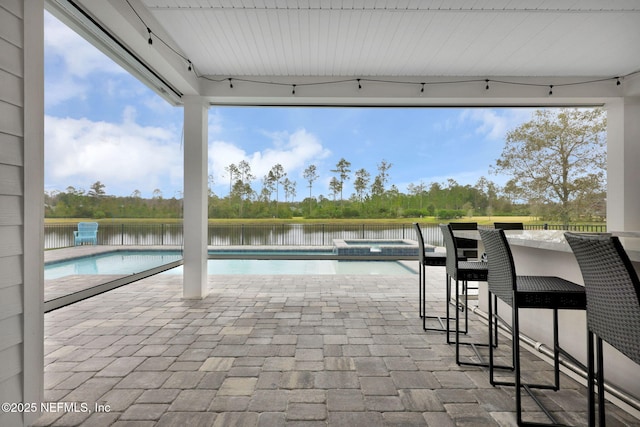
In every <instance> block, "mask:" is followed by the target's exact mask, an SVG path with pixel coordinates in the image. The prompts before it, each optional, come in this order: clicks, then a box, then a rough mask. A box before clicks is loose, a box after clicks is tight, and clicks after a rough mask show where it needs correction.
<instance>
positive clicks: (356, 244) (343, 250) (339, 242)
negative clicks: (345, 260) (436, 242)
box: [333, 239, 433, 258]
mask: <svg viewBox="0 0 640 427" xmlns="http://www.w3.org/2000/svg"><path fill="white" fill-rule="evenodd" d="M429 249H430V250H431V251H433V247H431V248H427V249H426V250H427V251H429ZM333 253H334V254H337V255H348V256H393V257H407V258H414V257H417V256H418V242H416V241H415V240H408V239H344V240H343V239H333Z"/></svg>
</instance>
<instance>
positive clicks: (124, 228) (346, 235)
mask: <svg viewBox="0 0 640 427" xmlns="http://www.w3.org/2000/svg"><path fill="white" fill-rule="evenodd" d="M420 226H421V228H422V232H423V235H424V240H425V243H427V244H431V245H435V246H442V245H443V242H442V234H441V233H440V229H439V228H438V225H437V224H421V225H420ZM525 228H526V229H530V230H542V229H548V230H567V231H578V232H604V231H606V226H605V225H558V224H544V225H528V226H526V227H525ZM76 229H77V225H76V224H45V229H44V236H45V249H56V248H63V247H68V246H73V232H74V231H75V230H76ZM333 239H388V240H396V239H411V240H415V239H416V236H415V231H414V228H413V225H412V224H409V223H407V224H339V223H338V224H288V223H287V224H209V230H208V244H209V245H210V246H232V245H252V246H267V245H269V246H278V245H286V246H331V245H332V244H333ZM98 244H99V245H116V246H118V245H121V246H151V245H160V246H164V245H169V246H181V245H182V244H183V234H182V224H179V223H178V224H176V223H172V224H163V223H150V224H139V223H130V224H127V223H122V224H117V223H113V224H110V223H101V224H100V226H99V227H98Z"/></svg>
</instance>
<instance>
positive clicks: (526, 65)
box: [143, 0, 640, 77]
mask: <svg viewBox="0 0 640 427" xmlns="http://www.w3.org/2000/svg"><path fill="white" fill-rule="evenodd" d="M143 4H144V5H146V6H147V8H148V9H149V12H150V13H151V14H152V15H153V16H154V17H155V19H156V20H157V21H158V22H159V23H160V25H162V26H163V29H164V30H165V31H166V32H167V33H168V34H170V35H171V37H172V39H173V42H175V43H176V45H177V47H178V48H179V49H180V50H181V51H182V52H184V54H185V55H186V56H187V57H188V58H190V60H191V61H192V62H193V63H194V64H195V65H196V67H197V70H198V72H199V73H201V74H203V75H214V76H229V77H233V76H285V77H286V76H370V77H375V76H408V75H424V76H494V75H512V76H554V75H558V76H562V75H573V76H581V75H590V76H591V75H611V74H614V75H617V74H625V73H631V72H633V71H636V70H638V69H640V48H638V46H640V12H639V10H640V9H639V7H640V4H638V3H637V2H633V1H621V2H600V1H595V0H593V1H588V2H585V1H579V2H578V1H540V2H513V1H511V2H510V1H506V0H478V1H462V0H459V1H447V2H444V1H416V0H411V1H410V0H405V1H400V0H388V1H386V0H377V1H364V0H359V1H358V0H350V1H346V0H345V1H341V0H323V1H313V0H306V1H291V0H243V1H241V0H186V1H180V0H143ZM634 50H635V51H637V52H638V53H639V54H638V55H635V56H633V55H620V53H619V52H629V51H634Z"/></svg>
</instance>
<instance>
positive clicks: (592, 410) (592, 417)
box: [587, 329, 596, 427]
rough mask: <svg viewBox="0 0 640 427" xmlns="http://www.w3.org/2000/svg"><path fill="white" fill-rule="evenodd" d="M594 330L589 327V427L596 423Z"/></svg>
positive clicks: (593, 426)
mask: <svg viewBox="0 0 640 427" xmlns="http://www.w3.org/2000/svg"><path fill="white" fill-rule="evenodd" d="M593 357H594V356H593V332H591V331H590V330H588V329H587V393H589V396H588V397H587V401H588V406H589V424H588V425H589V427H595V425H596V400H595V392H596V391H595V369H594V360H593Z"/></svg>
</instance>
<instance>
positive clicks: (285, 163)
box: [209, 129, 331, 183]
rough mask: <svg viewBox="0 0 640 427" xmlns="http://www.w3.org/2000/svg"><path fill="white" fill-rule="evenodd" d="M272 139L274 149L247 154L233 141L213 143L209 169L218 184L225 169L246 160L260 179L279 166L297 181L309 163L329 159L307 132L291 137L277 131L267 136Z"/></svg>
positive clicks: (288, 134) (314, 137) (321, 146)
mask: <svg viewBox="0 0 640 427" xmlns="http://www.w3.org/2000/svg"><path fill="white" fill-rule="evenodd" d="M265 135H268V136H269V137H270V138H271V144H272V147H269V148H266V149H264V150H263V151H256V152H253V153H247V152H246V151H245V150H243V149H242V148H239V147H238V146H236V145H234V144H233V143H231V142H225V141H213V142H212V143H211V144H210V146H209V170H210V171H211V173H212V174H213V175H214V177H215V179H216V181H217V182H218V183H220V182H222V181H223V180H222V178H221V177H226V173H225V170H224V168H225V167H227V166H229V165H230V164H231V163H234V164H238V163H239V162H240V161H241V160H246V161H247V162H249V164H250V165H251V173H252V174H253V175H255V176H256V178H257V180H260V179H261V178H262V177H263V176H264V175H266V174H267V173H268V172H269V170H270V169H271V168H272V167H273V166H274V165H276V164H278V163H280V164H281V165H282V167H283V168H284V170H285V172H286V173H287V176H288V177H289V179H291V180H294V181H295V180H296V178H297V176H298V175H300V173H301V172H302V170H304V169H305V168H306V167H307V166H308V165H309V164H311V163H315V162H317V161H318V160H321V159H324V158H326V157H328V156H329V155H330V154H331V153H330V151H329V150H327V149H326V148H324V147H323V145H322V143H321V142H320V141H319V140H318V138H317V137H316V136H315V135H313V134H311V133H309V132H307V131H306V130H304V129H300V130H297V131H296V132H294V133H292V134H290V133H288V132H275V133H269V134H265Z"/></svg>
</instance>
